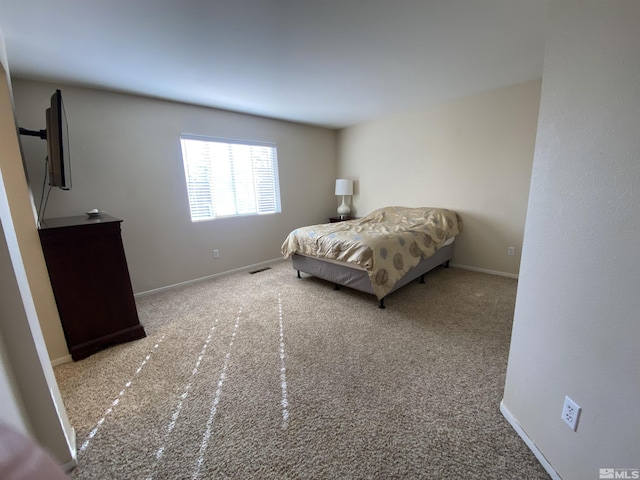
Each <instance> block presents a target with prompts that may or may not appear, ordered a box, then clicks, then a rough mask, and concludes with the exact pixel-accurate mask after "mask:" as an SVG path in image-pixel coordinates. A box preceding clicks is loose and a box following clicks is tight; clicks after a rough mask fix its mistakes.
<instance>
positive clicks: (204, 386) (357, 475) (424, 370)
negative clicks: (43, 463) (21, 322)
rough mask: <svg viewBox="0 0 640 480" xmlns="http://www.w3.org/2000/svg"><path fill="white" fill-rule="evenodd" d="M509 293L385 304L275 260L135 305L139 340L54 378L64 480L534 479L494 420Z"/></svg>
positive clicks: (441, 276) (417, 287)
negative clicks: (65, 461)
mask: <svg viewBox="0 0 640 480" xmlns="http://www.w3.org/2000/svg"><path fill="white" fill-rule="evenodd" d="M516 285H517V282H516V280H513V279H510V278H504V277H498V276H493V275H487V274H482V273H477V272H471V271H466V270H462V269H456V268H450V269H445V268H438V269H436V270H434V271H432V272H431V273H429V274H427V276H426V284H424V285H422V284H419V283H417V282H414V283H412V284H410V285H407V286H406V287H404V288H403V289H401V290H400V291H398V292H395V293H393V294H391V295H390V296H388V298H387V299H386V305H387V308H386V309H385V310H381V309H378V308H377V300H376V299H375V297H373V296H371V295H366V294H362V293H359V292H356V291H353V290H350V289H347V288H343V289H341V290H340V291H335V290H333V288H332V285H331V284H329V283H327V282H324V281H322V280H319V279H316V278H313V277H308V276H305V275H303V278H302V279H298V278H297V277H296V274H295V271H294V270H293V269H292V268H291V264H290V263H289V262H279V263H275V264H274V265H273V266H272V268H271V269H269V270H266V271H263V272H260V273H256V274H253V275H251V274H249V273H247V272H242V273H235V274H232V275H228V276H224V277H220V278H216V279H213V280H208V281H203V282H199V283H196V284H192V285H189V286H185V287H180V288H176V289H172V290H169V291H165V292H161V293H157V294H153V295H148V296H144V297H141V298H138V299H137V304H138V311H139V316H140V321H141V323H142V324H143V325H144V327H145V330H146V332H147V335H148V336H147V338H144V339H141V340H137V341H134V342H130V343H126V344H123V345H117V346H114V347H111V348H109V349H107V350H104V351H101V352H99V353H97V354H95V355H92V356H91V357H89V358H87V359H85V360H82V361H79V362H74V363H68V364H64V365H60V366H58V367H56V368H55V374H56V377H57V379H58V382H59V385H60V389H61V393H62V396H63V399H64V401H65V406H66V408H67V412H68V414H69V417H70V420H71V423H72V425H73V426H74V428H75V429H76V432H77V437H78V464H79V465H78V467H76V469H75V470H74V471H73V472H72V474H71V477H72V478H74V479H198V478H201V479H212V478H216V479H217V478H234V479H247V478H265V479H309V478H314V479H322V478H327V479H328V478H331V479H343V478H344V479H349V478H353V479H361V478H362V479H364V478H372V479H373V478H375V479H378V478H405V479H410V478H424V479H454V478H455V479H460V478H463V479H476V478H477V479H523V478H527V479H548V478H549V476H548V475H547V474H546V472H545V471H544V469H543V468H542V467H541V466H540V464H539V463H538V461H537V460H536V459H535V457H534V455H533V454H532V453H531V452H530V451H529V450H528V448H527V447H526V446H525V444H524V442H523V441H522V440H521V439H520V438H519V437H518V436H517V434H516V433H515V432H514V431H513V429H512V428H511V427H510V425H509V424H508V423H507V421H506V420H505V419H504V418H503V417H502V415H501V413H500V411H499V405H500V401H501V398H502V392H503V386H504V380H505V372H506V365H507V356H508V350H509V340H510V334H511V322H512V319H513V311H514V301H515V292H516Z"/></svg>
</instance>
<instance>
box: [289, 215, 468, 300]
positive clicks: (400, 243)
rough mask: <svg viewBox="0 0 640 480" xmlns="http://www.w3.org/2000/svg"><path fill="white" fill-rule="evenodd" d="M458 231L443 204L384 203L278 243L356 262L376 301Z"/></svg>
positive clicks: (455, 219)
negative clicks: (355, 216) (423, 205)
mask: <svg viewBox="0 0 640 480" xmlns="http://www.w3.org/2000/svg"><path fill="white" fill-rule="evenodd" d="M461 231H462V220H461V219H460V217H459V215H458V214H457V213H456V212H454V211H452V210H447V209H444V208H429V207H417V208H411V207H384V208H380V209H378V210H375V211H373V212H371V213H370V214H369V215H367V216H366V217H362V218H359V219H355V220H349V221H345V222H337V223H324V224H319V225H311V226H308V227H301V228H297V229H296V230H294V231H293V232H291V233H290V234H289V235H288V236H287V238H286V240H285V241H284V243H283V244H282V248H281V250H282V254H283V255H284V258H289V257H290V256H292V255H293V254H295V253H298V254H302V255H307V256H311V257H319V258H325V259H326V258H328V259H332V260H337V261H341V262H347V263H352V264H355V265H359V266H360V267H362V268H364V269H366V270H367V272H368V274H369V278H370V280H371V284H372V286H373V290H374V292H375V294H376V296H377V297H378V298H379V299H380V298H383V297H384V296H385V295H386V294H387V293H389V292H390V291H391V290H392V289H393V286H394V285H395V284H396V282H397V281H398V280H399V279H400V278H402V276H403V275H404V274H405V273H407V271H409V269H410V268H412V267H415V266H416V265H417V264H418V263H419V262H420V260H421V259H422V258H428V257H430V256H431V255H433V254H434V253H435V251H436V250H437V249H438V248H440V247H441V246H442V245H444V243H445V242H446V241H447V240H449V239H450V238H453V237H455V236H456V235H458V234H459V233H460V232H461Z"/></svg>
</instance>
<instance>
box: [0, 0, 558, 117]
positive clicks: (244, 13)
mask: <svg viewBox="0 0 640 480" xmlns="http://www.w3.org/2000/svg"><path fill="white" fill-rule="evenodd" d="M547 7H548V1H547V0H128V1H127V0H100V1H96V0H91V1H88V0H0V31H1V32H2V34H3V35H4V39H5V44H6V49H7V56H8V61H9V69H10V72H11V75H12V76H13V77H21V78H30V79H37V80H45V81H52V82H60V83H65V84H73V85H82V86H89V87H96V88H103V89H108V90H115V91H120V92H127V93H133V94H140V95H146V96H151V97H157V98H163V99H169V100H175V101H179V102H185V103H190V104H196V105H204V106H210V107H217V108H222V109H228V110H234V111H239V112H245V113H251V114H256V115H263V116H268V117H273V118H279V119H285V120H291V121H295V122H301V123H308V124H313V125H320V126H325V127H329V128H341V127H345V126H350V125H354V124H357V123H361V122H365V121H370V120H373V119H376V118H379V117H382V116H387V115H391V114H394V113H397V112H402V111H408V110H413V109H418V108H424V107H429V106H431V105H435V104H439V103H443V102H447V101H451V100H454V99H458V98H461V97H464V96H468V95H473V94H477V93H480V92H484V91H488V90H492V89H495V88H500V87H504V86H507V85H513V84H516V83H520V82H525V81H528V80H533V79H536V78H541V77H542V64H543V57H544V30H545V23H546V13H547Z"/></svg>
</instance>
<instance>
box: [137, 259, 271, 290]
mask: <svg viewBox="0 0 640 480" xmlns="http://www.w3.org/2000/svg"><path fill="white" fill-rule="evenodd" d="M281 261H282V257H280V258H275V259H273V260H267V261H266V262H261V263H254V264H253V265H247V266H246V267H241V268H236V269H234V270H229V271H226V272H222V273H215V274H213V275H208V276H206V277H201V278H194V279H193V280H187V281H186V282H180V283H174V284H173V285H167V286H166V287H160V288H154V289H153V290H147V291H146V292H140V293H136V294H134V295H133V296H134V297H144V296H145V295H151V294H152V293H160V292H164V291H166V290H172V289H174V288H178V287H184V286H186V285H191V284H193V283H199V282H203V281H205V280H211V279H212V278H218V277H224V276H226V275H231V274H233V273H239V272H248V271H250V270H257V269H259V268H262V267H266V266H269V265H273V264H274V263H277V262H281Z"/></svg>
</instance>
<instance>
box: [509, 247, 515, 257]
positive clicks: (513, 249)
mask: <svg viewBox="0 0 640 480" xmlns="http://www.w3.org/2000/svg"><path fill="white" fill-rule="evenodd" d="M515 254H516V249H515V247H507V255H515Z"/></svg>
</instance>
